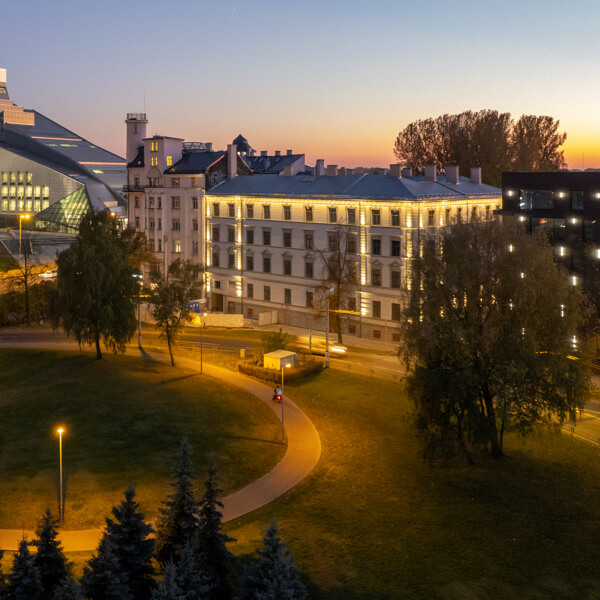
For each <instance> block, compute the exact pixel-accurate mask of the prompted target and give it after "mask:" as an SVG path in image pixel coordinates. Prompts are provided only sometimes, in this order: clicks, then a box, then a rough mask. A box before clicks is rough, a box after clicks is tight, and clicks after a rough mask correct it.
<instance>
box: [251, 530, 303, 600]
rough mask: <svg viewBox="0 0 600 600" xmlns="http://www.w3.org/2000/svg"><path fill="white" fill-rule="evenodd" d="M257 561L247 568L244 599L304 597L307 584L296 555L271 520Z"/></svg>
mask: <svg viewBox="0 0 600 600" xmlns="http://www.w3.org/2000/svg"><path fill="white" fill-rule="evenodd" d="M258 555H259V559H258V562H257V563H256V564H255V565H253V566H252V567H250V568H248V570H247V571H246V576H245V578H244V595H243V598H244V600H302V599H303V598H305V597H306V588H305V587H304V585H303V584H302V582H301V581H300V579H299V577H298V570H297V569H296V567H295V566H294V559H293V558H292V556H291V554H290V551H289V550H288V549H287V548H286V546H285V544H284V543H283V541H282V540H281V538H280V537H279V534H278V531H277V524H276V523H275V522H274V521H272V522H271V524H270V525H269V528H268V529H267V532H266V534H265V537H264V540H263V549H262V550H258Z"/></svg>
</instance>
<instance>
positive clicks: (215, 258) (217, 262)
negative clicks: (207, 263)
mask: <svg viewBox="0 0 600 600" xmlns="http://www.w3.org/2000/svg"><path fill="white" fill-rule="evenodd" d="M212 266H213V267H220V266H221V254H220V252H219V250H218V249H217V248H214V249H213V253H212Z"/></svg>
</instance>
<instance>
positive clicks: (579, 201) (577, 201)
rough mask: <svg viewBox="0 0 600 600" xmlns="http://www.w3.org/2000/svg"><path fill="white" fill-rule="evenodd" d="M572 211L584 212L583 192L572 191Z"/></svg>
mask: <svg viewBox="0 0 600 600" xmlns="http://www.w3.org/2000/svg"><path fill="white" fill-rule="evenodd" d="M571 210H583V191H581V190H572V191H571Z"/></svg>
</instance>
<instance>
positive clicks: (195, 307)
mask: <svg viewBox="0 0 600 600" xmlns="http://www.w3.org/2000/svg"><path fill="white" fill-rule="evenodd" d="M188 310H189V311H190V312H191V313H198V314H199V313H200V300H193V301H192V302H188Z"/></svg>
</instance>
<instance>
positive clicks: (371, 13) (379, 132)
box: [0, 0, 600, 169]
mask: <svg viewBox="0 0 600 600" xmlns="http://www.w3.org/2000/svg"><path fill="white" fill-rule="evenodd" d="M0 18H1V20H2V34H1V35H0V67H3V68H6V69H7V70H8V90H9V93H10V95H11V99H12V100H13V101H14V102H15V103H17V104H19V105H22V106H25V108H35V109H36V110H38V111H39V112H41V113H43V114H44V115H46V116H48V117H50V118H52V119H54V120H56V121H58V122H59V123H61V124H62V125H64V126H66V127H68V128H70V129H72V130H73V131H74V132H76V133H78V134H79V135H82V136H84V137H86V138H88V139H89V140H91V141H93V142H94V143H96V144H98V145H100V146H104V147H105V148H107V149H109V150H112V151H113V152H116V153H117V154H119V155H121V156H123V155H124V153H125V125H124V122H123V121H124V119H125V116H126V113H128V112H144V111H145V112H146V113H147V114H148V119H149V125H148V132H149V134H154V133H159V134H161V135H171V136H174V137H182V138H185V139H186V140H187V141H212V142H213V143H214V145H215V147H216V148H224V147H225V145H226V144H227V143H229V142H231V140H232V139H233V138H234V137H236V136H237V135H238V134H239V133H242V134H243V135H245V136H246V137H247V138H248V140H249V141H250V143H251V145H252V146H253V147H254V148H255V149H256V150H269V151H273V150H283V151H285V150H287V149H289V148H291V149H293V150H294V151H296V152H304V153H305V154H306V155H307V162H308V163H309V164H313V163H314V160H315V159H317V158H324V159H325V161H326V163H330V164H338V165H346V166H348V167H353V166H357V165H364V166H385V165H388V164H389V163H390V162H393V161H394V158H393V153H392V148H393V143H394V139H395V137H396V135H397V133H398V131H400V130H401V129H403V128H404V127H405V126H406V125H407V124H408V123H410V122H411V121H413V120H416V119H420V118H427V117H435V116H437V115H439V114H443V113H456V112H461V111H463V110H469V109H470V110H480V109H483V108H492V109H497V110H499V111H503V112H510V113H511V114H512V115H513V117H515V118H516V117H518V116H520V115H521V114H524V113H526V114H538V115H540V114H547V115H551V116H553V117H554V118H555V119H558V120H560V124H561V130H562V131H566V132H567V134H568V139H567V143H566V144H565V146H564V150H565V154H566V157H567V161H568V163H569V167H570V168H577V169H581V168H582V167H585V168H588V167H599V168H600V112H599V108H598V107H599V105H600V79H599V78H598V76H597V75H598V74H597V65H598V57H599V56H600V36H599V35H598V31H597V30H598V23H599V22H600V3H598V2H593V1H578V0H572V1H571V2H569V3H567V2H558V1H553V0H544V1H538V0H519V1H515V0H504V1H503V2H497V1H491V0H477V1H475V0H473V1H471V0H468V1H460V0H457V1H454V2H449V1H447V0H432V1H430V2H427V3H425V2H413V1H411V2H405V1H403V0H392V1H387V0H371V1H369V2H356V1H352V0H345V1H342V0H318V1H312V0H307V1H305V2H302V3H300V2H289V1H286V0H253V1H252V2H250V1H244V0H237V1H234V0H218V1H217V2H215V1H214V0H212V1H207V0H173V1H171V2H158V1H156V0H143V1H142V0H103V2H90V1H89V0H77V1H76V0H51V1H48V0H19V2H10V3H9V2H7V3H3V6H2V14H1V17H0Z"/></svg>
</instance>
